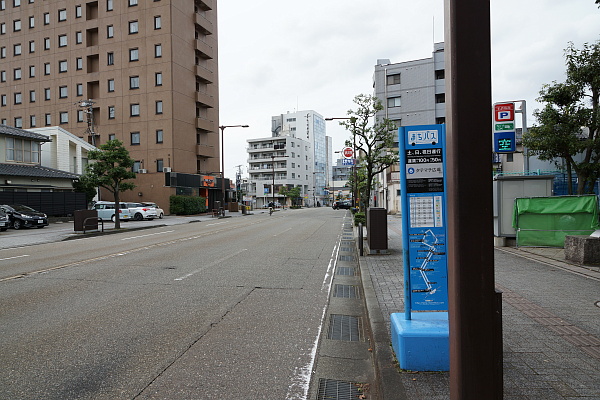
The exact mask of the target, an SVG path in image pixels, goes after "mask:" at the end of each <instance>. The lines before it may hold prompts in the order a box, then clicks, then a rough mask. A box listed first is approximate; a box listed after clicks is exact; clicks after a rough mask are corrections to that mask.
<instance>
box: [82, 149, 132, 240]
mask: <svg viewBox="0 0 600 400" xmlns="http://www.w3.org/2000/svg"><path fill="white" fill-rule="evenodd" d="M88 158H89V159H90V160H95V162H92V163H90V164H89V165H88V166H87V168H86V173H85V175H86V178H85V179H86V180H89V184H92V185H94V186H96V187H102V188H104V189H106V190H108V191H109V192H111V193H112V194H113V197H114V201H115V211H116V212H115V228H117V229H118V228H120V227H121V221H120V219H119V194H120V193H121V192H124V191H126V190H132V189H133V188H135V185H134V184H133V182H127V181H128V180H130V179H134V178H135V172H133V171H132V170H131V169H132V168H133V163H134V160H133V158H131V157H130V156H129V151H127V149H126V148H125V147H123V143H122V142H121V141H119V140H109V141H108V142H106V143H105V144H103V145H100V146H99V147H98V150H92V151H90V152H89V153H88Z"/></svg>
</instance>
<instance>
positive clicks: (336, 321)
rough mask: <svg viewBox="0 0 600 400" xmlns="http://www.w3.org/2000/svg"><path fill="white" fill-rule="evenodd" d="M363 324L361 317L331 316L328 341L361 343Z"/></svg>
mask: <svg viewBox="0 0 600 400" xmlns="http://www.w3.org/2000/svg"><path fill="white" fill-rule="evenodd" d="M361 328H362V323H361V318H360V317H353V316H352V315H341V314H331V317H330V318H329V332H328V334H327V339H332V340H345V341H348V342H359V341H361V334H360V331H361Z"/></svg>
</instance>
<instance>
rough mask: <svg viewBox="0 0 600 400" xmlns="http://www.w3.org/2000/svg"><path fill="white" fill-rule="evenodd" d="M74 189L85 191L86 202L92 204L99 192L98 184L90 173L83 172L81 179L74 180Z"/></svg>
mask: <svg viewBox="0 0 600 400" xmlns="http://www.w3.org/2000/svg"><path fill="white" fill-rule="evenodd" d="M73 189H75V191H76V192H80V193H85V202H86V203H87V204H90V203H91V202H92V200H94V197H96V193H98V190H97V186H96V185H95V184H94V182H93V181H92V179H90V176H89V175H88V174H83V175H81V176H80V177H79V179H77V180H76V181H74V182H73Z"/></svg>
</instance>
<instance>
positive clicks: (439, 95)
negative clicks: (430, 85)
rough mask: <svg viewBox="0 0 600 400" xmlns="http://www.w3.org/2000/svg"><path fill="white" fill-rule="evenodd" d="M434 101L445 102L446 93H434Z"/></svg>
mask: <svg viewBox="0 0 600 400" xmlns="http://www.w3.org/2000/svg"><path fill="white" fill-rule="evenodd" d="M435 102H436V103H445V102H446V94H445V93H436V95H435Z"/></svg>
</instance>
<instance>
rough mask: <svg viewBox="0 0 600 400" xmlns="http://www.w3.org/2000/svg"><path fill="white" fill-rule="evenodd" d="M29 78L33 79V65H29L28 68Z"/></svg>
mask: <svg viewBox="0 0 600 400" xmlns="http://www.w3.org/2000/svg"><path fill="white" fill-rule="evenodd" d="M29 77H30V78H34V77H35V65H30V66H29Z"/></svg>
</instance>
